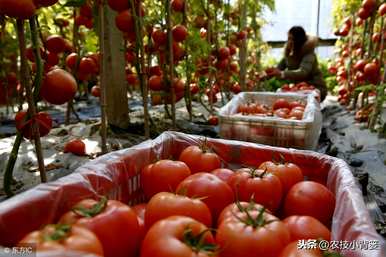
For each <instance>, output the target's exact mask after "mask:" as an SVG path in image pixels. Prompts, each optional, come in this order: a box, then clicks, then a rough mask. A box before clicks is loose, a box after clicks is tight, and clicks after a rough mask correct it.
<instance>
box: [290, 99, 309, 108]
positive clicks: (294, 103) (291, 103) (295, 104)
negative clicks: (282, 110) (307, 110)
mask: <svg viewBox="0 0 386 257" xmlns="http://www.w3.org/2000/svg"><path fill="white" fill-rule="evenodd" d="M295 107H303V108H304V107H305V105H304V104H303V103H302V102H300V101H292V102H290V103H289V109H290V110H292V109H293V108H295Z"/></svg>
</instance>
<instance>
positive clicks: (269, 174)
mask: <svg viewBox="0 0 386 257" xmlns="http://www.w3.org/2000/svg"><path fill="white" fill-rule="evenodd" d="M317 240H324V241H323V245H322V244H320V243H319V242H321V241H317ZM333 241H341V242H344V241H345V242H349V243H355V242H370V241H371V242H373V243H372V247H368V248H367V249H365V248H364V247H363V248H362V249H359V247H358V248H350V249H348V248H344V249H343V247H342V249H339V248H335V249H328V247H326V244H329V243H332V242H333ZM307 242H308V243H307ZM312 242H314V244H315V243H316V244H317V246H319V244H320V246H322V247H321V248H323V249H319V247H316V249H311V250H310V249H299V247H298V246H299V245H303V246H304V247H300V248H307V244H308V245H309V246H311V244H312ZM0 245H2V246H4V247H14V246H16V247H18V246H23V247H25V246H33V248H34V250H37V251H38V256H47V257H48V256H50V257H52V256H62V257H63V256H90V257H91V256H94V257H95V256H106V257H156V256H162V257H166V256H167V257H181V256H202V257H207V256H212V257H236V256H237V257H261V256H265V257H288V256H315V257H322V256H327V255H323V254H327V253H328V252H330V253H332V252H340V253H341V254H342V255H341V256H345V257H357V256H361V257H384V256H385V243H384V241H383V240H382V238H381V237H380V236H379V235H378V234H377V232H376V231H375V228H374V225H373V223H372V221H371V219H370V216H369V213H368V211H367V209H366V207H365V203H364V201H363V198H362V195H361V192H360V190H359V188H358V187H357V185H356V183H355V179H354V177H353V175H352V173H351V171H350V170H349V168H348V165H347V164H346V163H345V162H344V161H342V160H339V159H336V158H333V157H330V156H326V155H322V154H319V153H314V152H309V151H301V150H294V149H285V148H275V147H270V146H264V145H258V144H253V143H246V142H240V141H230V140H223V139H210V138H202V137H199V136H193V135H186V134H182V133H177V132H165V133H164V134H162V135H161V136H159V137H158V138H156V139H155V140H151V141H147V142H144V143H142V144H140V145H137V146H134V147H132V148H129V149H124V150H120V151H117V152H113V153H110V154H107V155H105V156H102V157H100V158H98V159H96V160H94V161H91V162H89V163H87V164H85V165H84V166H82V167H80V168H78V169H77V170H76V171H75V172H74V173H73V174H71V175H68V176H66V177H63V178H61V179H59V180H57V181H55V182H50V183H47V184H41V185H39V186H37V187H35V188H33V189H30V190H28V191H27V192H24V193H21V194H19V195H17V196H15V197H13V198H11V199H9V200H6V201H4V202H2V203H0ZM309 248H313V247H309ZM7 249H10V248H7ZM0 250H1V249H0ZM329 256H330V255H329ZM331 256H332V255H331ZM333 256H336V255H333Z"/></svg>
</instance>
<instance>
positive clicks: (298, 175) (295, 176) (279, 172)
mask: <svg viewBox="0 0 386 257" xmlns="http://www.w3.org/2000/svg"><path fill="white" fill-rule="evenodd" d="M259 169H262V170H267V171H268V172H269V173H272V174H274V175H276V176H277V177H278V178H279V179H280V182H281V184H282V185H283V194H284V195H286V194H287V192H288V191H289V190H290V189H291V187H292V186H293V185H295V184H296V183H298V182H300V181H303V180H304V177H303V173H302V170H301V169H300V168H299V167H298V166H297V165H296V164H293V163H288V162H287V163H284V164H283V163H274V162H272V161H267V162H263V163H262V164H261V165H260V166H259Z"/></svg>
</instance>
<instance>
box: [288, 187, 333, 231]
mask: <svg viewBox="0 0 386 257" xmlns="http://www.w3.org/2000/svg"><path fill="white" fill-rule="evenodd" d="M334 209H335V197H334V195H333V194H332V193H331V191H330V190H328V188H327V187H325V186H323V185H322V184H319V183H317V182H312V181H303V182H299V183H297V184H296V185H294V186H293V187H292V188H291V189H290V190H289V192H288V194H287V197H286V199H285V202H284V213H285V216H291V215H307V216H312V217H314V218H316V219H318V220H319V221H320V222H322V223H323V224H324V225H326V226H328V227H329V224H330V222H331V218H332V215H333V214H334Z"/></svg>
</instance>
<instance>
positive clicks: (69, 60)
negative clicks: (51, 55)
mask: <svg viewBox="0 0 386 257" xmlns="http://www.w3.org/2000/svg"><path fill="white" fill-rule="evenodd" d="M77 61H78V54H77V53H71V54H69V55H68V56H67V57H66V66H67V67H68V68H69V69H71V70H74V69H75V67H76V63H77Z"/></svg>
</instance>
